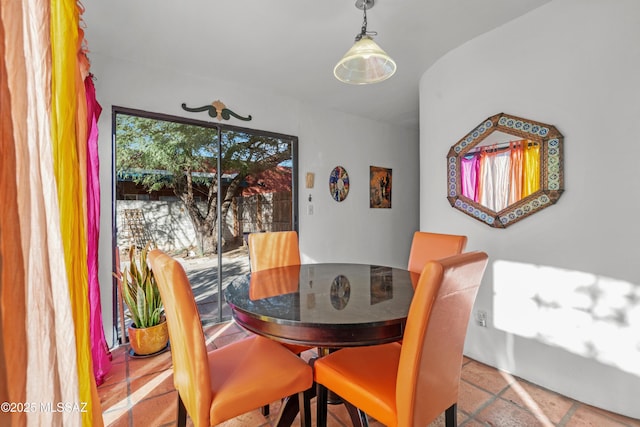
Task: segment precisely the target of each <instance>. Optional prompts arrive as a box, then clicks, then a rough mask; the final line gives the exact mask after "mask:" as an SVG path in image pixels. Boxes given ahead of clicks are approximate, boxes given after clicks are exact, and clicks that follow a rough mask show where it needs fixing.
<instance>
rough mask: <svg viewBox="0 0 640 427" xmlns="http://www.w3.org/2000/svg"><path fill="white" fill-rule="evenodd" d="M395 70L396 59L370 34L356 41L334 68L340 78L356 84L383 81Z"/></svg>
mask: <svg viewBox="0 0 640 427" xmlns="http://www.w3.org/2000/svg"><path fill="white" fill-rule="evenodd" d="M395 72H396V63H395V62H394V60H393V59H391V58H390V57H389V55H387V53H386V52H385V51H384V50H382V49H381V48H380V46H378V45H377V44H376V42H374V41H373V40H372V39H371V37H369V36H363V37H362V38H361V39H360V40H358V41H356V42H355V44H354V45H353V46H352V47H351V49H349V50H348V51H347V53H346V54H345V55H344V56H343V57H342V59H341V60H340V61H339V62H338V64H337V65H336V66H335V68H334V69H333V75H334V76H336V78H337V79H338V80H340V81H342V82H345V83H350V84H355V85H362V84H368V83H377V82H381V81H383V80H386V79H388V78H389V77H391V76H393V74H394V73H395Z"/></svg>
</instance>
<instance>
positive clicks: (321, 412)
mask: <svg viewBox="0 0 640 427" xmlns="http://www.w3.org/2000/svg"><path fill="white" fill-rule="evenodd" d="M327 395H328V391H327V388H326V387H325V386H323V385H322V384H317V389H316V396H317V397H318V398H317V399H316V423H317V425H318V427H325V426H326V425H327Z"/></svg>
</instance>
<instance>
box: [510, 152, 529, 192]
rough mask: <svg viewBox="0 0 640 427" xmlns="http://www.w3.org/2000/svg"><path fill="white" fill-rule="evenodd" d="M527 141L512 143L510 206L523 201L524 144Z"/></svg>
mask: <svg viewBox="0 0 640 427" xmlns="http://www.w3.org/2000/svg"><path fill="white" fill-rule="evenodd" d="M526 143H527V141H515V142H512V143H511V173H510V179H509V204H510V205H511V204H513V203H515V202H517V201H518V200H520V199H522V152H523V149H522V144H526Z"/></svg>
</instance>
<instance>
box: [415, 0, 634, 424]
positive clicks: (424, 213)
mask: <svg viewBox="0 0 640 427" xmlns="http://www.w3.org/2000/svg"><path fill="white" fill-rule="evenodd" d="M638 40H640V2H637V1H636V0H589V1H584V0H553V1H552V2H551V3H548V4H546V5H545V6H542V7H540V8H538V9H536V10H534V11H532V12H530V13H529V14H527V15H524V16H522V17H520V18H518V19H516V20H514V21H511V22H510V23H508V24H506V25H504V26H502V27H500V28H498V29H496V30H493V31H491V32H489V33H486V34H484V35H482V36H480V37H478V38H476V39H474V40H472V41H470V42H468V43H466V44H465V45H463V46H461V47H459V48H457V49H456V50H454V51H452V52H449V53H448V54H447V55H446V56H444V57H443V58H441V59H440V60H439V61H438V62H437V63H436V64H435V65H434V66H432V67H431V68H430V69H428V70H427V71H426V72H425V74H424V75H423V77H422V79H421V85H420V109H421V113H420V114H421V116H420V171H421V172H420V174H421V176H420V228H421V229H423V230H435V231H440V232H455V233H461V234H467V235H468V236H469V244H468V249H469V250H477V249H481V250H485V251H487V252H488V253H489V255H490V258H491V264H490V267H489V269H488V271H487V275H486V277H485V280H484V282H483V285H482V287H481V290H480V293H479V296H478V299H477V301H476V307H475V310H476V313H477V311H485V312H487V314H488V320H489V322H488V327H486V328H484V327H480V326H479V325H478V324H477V323H476V322H473V324H472V325H471V326H470V329H469V334H468V338H467V342H466V349H465V350H466V353H467V354H468V355H469V356H470V357H472V358H474V359H477V360H480V361H483V362H485V363H488V364H490V365H493V366H496V367H499V368H502V369H504V370H506V371H508V372H511V373H513V374H514V375H517V376H520V377H523V378H525V379H528V380H531V381H533V382H534V383H536V384H539V385H542V386H544V387H547V388H549V389H552V390H555V391H557V392H560V393H562V394H565V395H567V396H570V397H573V398H575V399H577V400H580V401H583V402H586V403H589V404H593V405H595V406H598V407H602V408H604V409H608V410H612V411H614V412H617V413H621V414H625V415H628V416H632V417H635V418H640V407H639V406H638V405H637V399H638V397H637V396H638V390H640V366H638V365H639V364H638V360H640V270H639V269H638V265H639V261H638V259H639V254H640V251H639V250H638V242H640V226H639V225H638V219H637V212H638V210H639V209H640V198H639V197H638V191H637V188H636V185H637V184H636V183H637V182H639V180H638V175H637V170H638V168H637V159H638V158H639V156H640V148H638V147H639V144H638V141H637V140H638V138H637V136H636V135H635V133H636V132H635V131H636V129H637V123H638V117H640V83H639V80H638V75H640V74H639V71H640V44H639V43H638V42H637V41H638ZM500 112H505V113H508V114H512V115H516V116H520V117H525V118H529V119H531V120H536V121H540V122H544V123H549V124H553V125H555V126H556V127H557V128H558V129H559V130H560V132H561V133H563V134H564V137H565V152H564V154H565V162H564V165H565V192H564V194H563V195H562V197H561V198H560V200H559V201H558V203H557V204H556V205H554V206H551V207H549V208H547V209H545V210H543V211H541V212H539V213H537V214H535V215H533V216H531V217H529V218H526V219H524V220H523V221H521V222H519V223H516V224H514V225H512V226H511V227H509V228H507V229H504V230H499V229H492V228H490V227H488V226H486V225H484V224H482V223H481V222H479V221H475V220H473V219H472V218H470V217H468V216H466V215H465V214H463V213H461V212H459V211H457V210H455V209H453V208H451V207H450V206H449V204H448V201H447V199H446V163H445V156H446V154H447V151H448V150H449V147H450V146H451V145H453V144H454V143H455V142H457V141H458V140H459V139H460V138H461V137H463V136H464V135H465V134H466V133H467V132H469V131H470V130H472V129H473V128H474V127H475V126H477V125H478V124H480V123H481V122H482V121H483V120H484V119H486V118H487V117H489V116H492V115H494V114H496V113H500Z"/></svg>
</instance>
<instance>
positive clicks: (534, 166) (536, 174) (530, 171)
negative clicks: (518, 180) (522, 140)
mask: <svg viewBox="0 0 640 427" xmlns="http://www.w3.org/2000/svg"><path fill="white" fill-rule="evenodd" d="M539 189H540V146H539V145H538V144H535V145H534V144H527V147H526V148H525V149H524V172H523V182H522V197H523V198H524V197H527V196H529V195H530V194H533V193H535V192H536V191H538V190H539Z"/></svg>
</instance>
